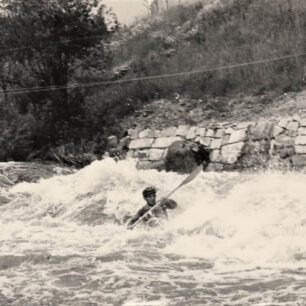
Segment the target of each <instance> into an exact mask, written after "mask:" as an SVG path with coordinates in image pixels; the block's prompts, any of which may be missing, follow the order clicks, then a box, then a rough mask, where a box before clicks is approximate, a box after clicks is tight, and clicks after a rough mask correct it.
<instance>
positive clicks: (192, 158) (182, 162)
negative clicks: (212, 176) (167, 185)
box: [165, 140, 210, 173]
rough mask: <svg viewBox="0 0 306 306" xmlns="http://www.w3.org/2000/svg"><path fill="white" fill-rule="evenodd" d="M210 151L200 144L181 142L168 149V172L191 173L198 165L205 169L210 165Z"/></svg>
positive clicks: (166, 166)
mask: <svg viewBox="0 0 306 306" xmlns="http://www.w3.org/2000/svg"><path fill="white" fill-rule="evenodd" d="M209 153H210V150H209V149H208V148H206V147H204V146H203V145H201V144H200V143H197V142H193V141H188V140H179V141H175V142H174V143H173V144H172V145H171V146H170V147H169V149H168V152H167V155H166V157H165V168H166V171H174V172H178V173H190V172H191V171H192V170H193V169H194V168H196V167H197V166H198V165H200V164H203V168H204V169H205V168H206V167H207V166H208V163H209Z"/></svg>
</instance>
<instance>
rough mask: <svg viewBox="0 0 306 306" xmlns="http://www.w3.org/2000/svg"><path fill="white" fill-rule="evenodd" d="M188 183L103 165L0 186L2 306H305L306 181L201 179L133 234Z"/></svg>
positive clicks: (271, 175)
mask: <svg viewBox="0 0 306 306" xmlns="http://www.w3.org/2000/svg"><path fill="white" fill-rule="evenodd" d="M185 177H186V175H179V174H176V173H166V172H158V171H156V170H137V169H136V167H135V161H133V160H126V161H119V162H115V161H114V160H112V159H105V160H102V161H96V162H94V163H92V164H91V165H90V166H88V167H86V168H84V169H81V170H78V171H75V172H74V173H72V174H69V175H55V176H53V177H52V178H49V179H41V180H40V181H38V182H37V183H26V182H23V183H19V184H17V185H14V186H9V187H5V188H4V187H2V188H1V187H0V188H1V189H0V192H1V193H0V196H1V197H0V199H1V198H2V199H6V200H5V201H4V202H3V203H1V204H2V205H1V206H0V229H1V241H0V243H1V255H0V270H1V272H2V273H1V276H0V305H204V304H205V305H306V290H305V289H304V288H305V284H306V265H305V262H306V261H305V260H306V243H305V236H306V197H305V186H306V174H304V173H301V172H300V173H298V172H279V171H276V170H266V171H260V172H257V173H238V172H224V173H214V172H202V173H201V174H200V175H199V176H198V177H197V178H195V179H194V180H193V181H192V182H190V183H189V184H187V185H186V186H183V187H182V188H181V189H179V190H178V191H177V192H176V193H174V194H173V196H172V197H171V198H172V199H174V200H175V201H177V203H178V205H179V207H178V208H177V209H176V210H173V211H169V216H170V218H169V220H168V221H167V222H165V223H164V224H163V225H162V226H161V227H160V228H156V229H146V228H143V227H141V226H137V227H135V229H134V230H127V229H126V227H125V225H124V220H125V218H126V217H127V216H131V215H133V214H135V213H136V211H137V210H138V209H139V208H140V207H141V206H142V205H143V204H144V201H143V199H142V193H141V192H142V190H143V189H144V188H145V187H146V186H152V185H153V186H155V187H156V188H157V190H158V195H157V196H158V197H162V196H165V195H166V194H168V193H169V192H170V191H172V190H173V189H174V188H175V187H177V186H178V185H179V184H180V183H181V182H182V181H183V180H184V179H185Z"/></svg>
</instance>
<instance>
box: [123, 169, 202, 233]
mask: <svg viewBox="0 0 306 306" xmlns="http://www.w3.org/2000/svg"><path fill="white" fill-rule="evenodd" d="M202 169H203V165H200V166H198V167H197V168H195V169H194V170H193V171H192V172H191V173H190V174H189V175H188V176H187V177H186V178H185V179H184V180H183V182H181V183H180V184H179V185H178V186H177V187H176V188H175V189H174V190H172V191H171V192H170V193H169V194H167V195H166V196H165V197H164V198H163V199H167V198H169V197H170V196H171V195H172V194H173V193H174V192H175V191H177V190H178V189H179V188H181V187H182V186H184V185H186V184H188V183H189V182H191V181H192V180H193V179H195V178H196V177H197V176H198V175H199V173H200V172H201V171H202ZM160 203H161V200H159V201H157V203H156V204H155V205H154V206H152V207H151V208H150V209H149V210H148V211H147V212H146V213H145V214H144V215H142V216H141V217H140V218H139V219H138V220H137V221H136V222H134V223H133V224H131V225H129V226H128V229H132V228H133V227H134V226H136V225H137V224H138V223H139V222H140V221H141V220H143V218H145V217H146V216H147V215H148V214H150V213H151V211H152V209H153V208H156V207H157V206H158V205H160Z"/></svg>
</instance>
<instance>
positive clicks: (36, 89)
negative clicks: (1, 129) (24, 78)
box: [1, 52, 306, 96]
mask: <svg viewBox="0 0 306 306" xmlns="http://www.w3.org/2000/svg"><path fill="white" fill-rule="evenodd" d="M302 56H306V52H305V53H300V54H291V55H286V56H280V57H274V58H267V59H262V60H257V61H252V62H244V63H240V64H232V65H227V66H219V67H213V68H206V69H198V70H191V71H185V72H177V73H170V74H162V75H154V76H147V77H139V78H131V79H125V80H117V81H103V82H91V83H83V84H71V85H62V86H46V87H29V88H25V89H15V90H9V91H6V92H5V93H3V92H2V93H1V95H2V96H3V95H4V94H9V95H14V94H23V93H30V92H44V91H53V90H60V89H73V88H81V87H93V86H101V85H110V84H122V83H129V82H138V81H148V80H154V79H163V78H170V77H178V76H184V75H192V74H197V73H205V72H213V71H220V70H228V69H234V68H240V67H245V66H253V65H258V64H264V63H269V62H276V61H281V60H286V59H291V58H297V57H302Z"/></svg>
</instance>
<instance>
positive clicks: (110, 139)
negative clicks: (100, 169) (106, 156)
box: [107, 135, 118, 148]
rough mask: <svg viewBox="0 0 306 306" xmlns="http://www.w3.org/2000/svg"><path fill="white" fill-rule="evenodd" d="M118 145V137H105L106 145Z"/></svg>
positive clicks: (111, 146)
mask: <svg viewBox="0 0 306 306" xmlns="http://www.w3.org/2000/svg"><path fill="white" fill-rule="evenodd" d="M117 145H118V139H117V137H116V136H114V135H112V136H109V137H107V146H108V147H109V148H115V147H116V146H117Z"/></svg>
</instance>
